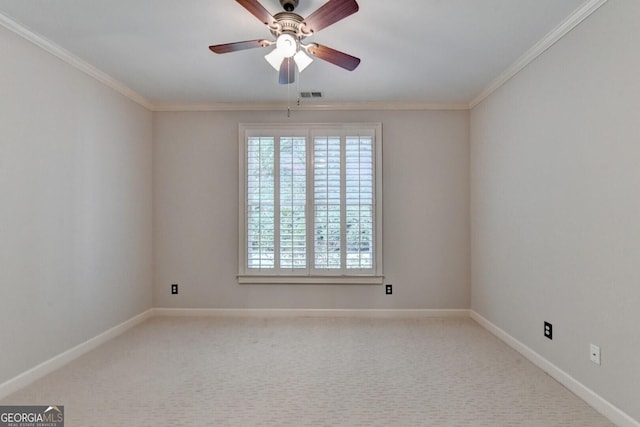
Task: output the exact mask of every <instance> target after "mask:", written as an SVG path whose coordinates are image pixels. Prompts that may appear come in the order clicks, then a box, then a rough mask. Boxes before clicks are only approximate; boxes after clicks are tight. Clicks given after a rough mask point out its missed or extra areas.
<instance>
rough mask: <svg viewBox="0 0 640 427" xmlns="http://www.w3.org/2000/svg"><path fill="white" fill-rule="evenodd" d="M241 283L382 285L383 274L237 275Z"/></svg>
mask: <svg viewBox="0 0 640 427" xmlns="http://www.w3.org/2000/svg"><path fill="white" fill-rule="evenodd" d="M238 283H239V284H241V285H382V284H383V283H384V276H286V275H281V276H259V275H238Z"/></svg>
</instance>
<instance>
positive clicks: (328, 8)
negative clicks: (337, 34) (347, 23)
mask: <svg viewBox="0 0 640 427" xmlns="http://www.w3.org/2000/svg"><path fill="white" fill-rule="evenodd" d="M359 9H360V7H359V6H358V3H356V0H329V1H328V2H327V3H325V4H324V5H322V6H320V8H319V9H318V10H316V11H315V12H313V13H312V14H311V15H309V16H308V17H307V18H306V19H305V20H304V23H305V27H306V28H305V31H308V32H314V33H315V32H318V31H320V30H322V29H323V28H326V27H328V26H329V25H332V24H335V23H336V22H338V21H340V20H341V19H344V18H346V17H347V16H349V15H352V14H354V13H356V12H357V11H358V10H359Z"/></svg>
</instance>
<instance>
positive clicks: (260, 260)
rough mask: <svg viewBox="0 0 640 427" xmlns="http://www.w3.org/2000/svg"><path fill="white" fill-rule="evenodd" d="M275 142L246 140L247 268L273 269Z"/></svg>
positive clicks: (270, 138)
mask: <svg viewBox="0 0 640 427" xmlns="http://www.w3.org/2000/svg"><path fill="white" fill-rule="evenodd" d="M274 146H275V139H274V138H273V137H266V138H249V139H248V142H247V225H248V227H247V251H248V254H247V266H248V267H249V268H251V269H263V268H264V269H271V268H274V266H275V263H274V253H275V228H274V219H275V209H274V208H275V206H274V200H275V199H274V197H275V185H274V183H275V181H274V168H273V153H274V151H273V150H274Z"/></svg>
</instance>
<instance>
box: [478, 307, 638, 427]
mask: <svg viewBox="0 0 640 427" xmlns="http://www.w3.org/2000/svg"><path fill="white" fill-rule="evenodd" d="M470 315H471V318H472V319H473V320H475V321H476V322H478V323H479V324H480V325H481V326H482V327H483V328H485V329H486V330H488V331H489V332H491V333H492V334H493V335H495V336H496V337H498V338H499V339H501V340H502V341H504V342H505V343H506V344H507V345H508V346H509V347H511V348H513V349H514V350H516V351H517V352H518V353H520V354H522V355H523V356H524V357H526V358H527V359H528V360H529V361H530V362H532V363H533V364H534V365H536V366H537V367H539V368H540V369H542V370H543V371H545V372H546V373H548V374H549V375H551V377H553V378H554V379H555V380H556V381H558V382H559V383H560V384H562V385H563V386H565V387H566V388H568V389H569V390H571V391H572V392H573V393H574V394H576V395H577V396H578V397H580V398H581V399H582V400H584V401H585V402H587V403H588V404H589V405H590V406H591V407H592V408H594V409H595V410H596V411H598V412H600V413H601V414H602V415H604V416H605V417H607V418H608V419H609V420H611V421H612V422H613V423H615V424H616V425H618V426H621V427H623V426H624V427H640V422H638V421H636V420H634V419H633V418H631V417H630V416H629V415H628V414H626V413H625V412H624V411H622V410H621V409H619V408H617V407H615V406H614V405H612V404H611V403H609V402H608V401H607V400H605V399H604V398H602V397H601V396H600V395H598V394H596V393H595V392H594V391H593V390H591V389H590V388H588V387H587V386H585V385H584V384H582V383H581V382H580V381H578V380H576V379H575V378H573V377H572V376H571V375H569V374H568V373H566V372H565V371H563V370H562V369H560V368H559V367H557V366H556V365H554V364H553V363H551V362H550V361H548V360H547V359H545V358H544V357H542V356H541V355H540V354H538V353H536V352H535V351H534V350H532V349H531V348H530V347H528V346H527V345H525V344H523V343H522V342H520V341H518V340H517V339H516V338H514V337H512V336H511V335H509V334H508V333H507V332H505V331H504V330H502V329H500V328H499V327H498V326H496V325H494V324H493V323H491V322H490V321H489V320H487V319H485V318H484V317H483V316H482V315H480V314H479V313H477V312H476V311H474V310H470Z"/></svg>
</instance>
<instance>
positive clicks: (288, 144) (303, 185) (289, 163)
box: [279, 138, 307, 269]
mask: <svg viewBox="0 0 640 427" xmlns="http://www.w3.org/2000/svg"><path fill="white" fill-rule="evenodd" d="M306 163H307V156H306V139H305V138H281V139H280V174H279V175H280V188H279V189H280V198H279V199H280V209H279V214H280V232H279V236H280V268H289V269H300V268H304V269H306V268H307V230H306V229H307V222H306V205H307V170H306Z"/></svg>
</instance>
